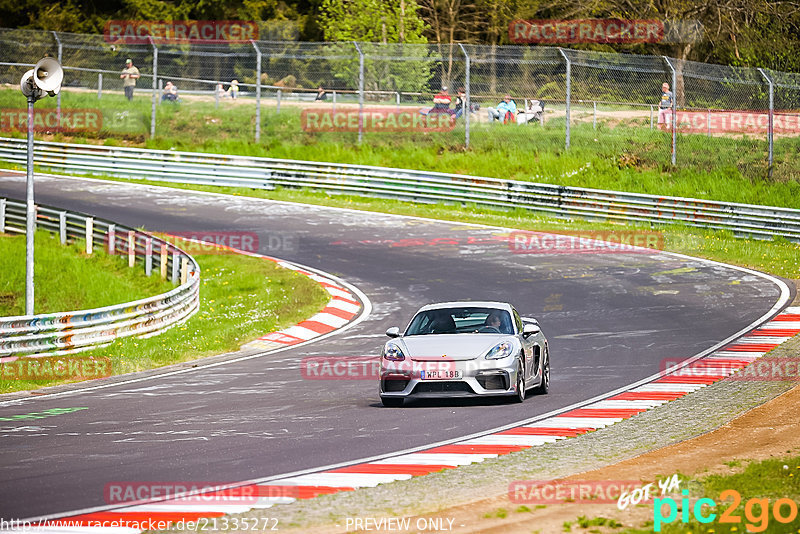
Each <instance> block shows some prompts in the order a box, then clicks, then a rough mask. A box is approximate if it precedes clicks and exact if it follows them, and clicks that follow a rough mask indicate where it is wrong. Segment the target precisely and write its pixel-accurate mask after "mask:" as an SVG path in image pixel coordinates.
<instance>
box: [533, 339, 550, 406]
mask: <svg viewBox="0 0 800 534" xmlns="http://www.w3.org/2000/svg"><path fill="white" fill-rule="evenodd" d="M549 390H550V351H549V350H545V353H544V363H542V381H541V383H540V384H539V385H538V386H536V390H535V391H536V394H537V395H546V394H547V392H548V391H549Z"/></svg>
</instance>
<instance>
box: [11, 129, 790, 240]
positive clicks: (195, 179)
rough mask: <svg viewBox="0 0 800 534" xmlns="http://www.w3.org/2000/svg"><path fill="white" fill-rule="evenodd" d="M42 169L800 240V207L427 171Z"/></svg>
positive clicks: (154, 157)
mask: <svg viewBox="0 0 800 534" xmlns="http://www.w3.org/2000/svg"><path fill="white" fill-rule="evenodd" d="M34 152H35V161H36V164H37V165H39V166H40V167H43V168H48V169H52V170H54V171H60V172H67V173H80V174H97V175H108V176H115V177H125V178H134V179H147V180H155V181H166V182H179V183H189V184H201V185H222V186H233V187H249V188H254V189H273V188H275V187H276V186H283V187H293V188H297V187H309V188H314V189H324V190H327V191H332V192H337V193H347V194H354V195H363V196H375V197H383V198H394V199H399V200H406V201H417V202H451V203H472V204H476V205H481V206H488V207H494V208H524V209H528V210H532V211H538V212H544V213H547V214H549V215H551V216H555V217H562V218H584V219H600V220H606V221H631V222H637V223H649V224H669V223H682V224H686V225H691V226H699V227H705V228H714V229H727V230H731V231H733V232H735V233H737V234H739V235H747V236H754V237H760V238H771V237H773V236H783V237H785V238H787V239H790V240H792V241H800V210H797V209H791V208H780V207H770V206H758V205H750V204H737V203H732V202H717V201H712V200H698V199H691V198H680V197H666V196H663V197H662V196H656V195H645V194H641V193H625V192H618V191H604V190H599V189H586V188H580V187H564V186H558V185H552V184H541V183H534V182H523V181H518V180H503V179H498V178H484V177H477V176H467V175H463V174H447V173H436V172H424V171H414V170H404V169H392V168H385V167H370V166H366V165H349V164H339V163H316V162H308V161H293V160H281V159H272V158H258V157H248V156H227V155H221V154H203V153H196V152H177V151H162V150H143V149H137V148H127V147H108V146H96V145H76V144H68V143H52V142H37V143H36V146H35V150H34ZM0 160H5V161H9V162H14V163H19V164H23V165H24V164H25V162H26V144H25V140H24V139H9V138H0Z"/></svg>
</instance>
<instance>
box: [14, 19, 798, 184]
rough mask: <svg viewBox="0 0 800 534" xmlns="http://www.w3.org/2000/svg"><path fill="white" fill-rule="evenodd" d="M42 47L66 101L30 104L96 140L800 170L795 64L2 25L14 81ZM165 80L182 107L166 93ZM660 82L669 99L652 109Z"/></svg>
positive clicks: (750, 171)
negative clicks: (127, 86)
mask: <svg viewBox="0 0 800 534" xmlns="http://www.w3.org/2000/svg"><path fill="white" fill-rule="evenodd" d="M45 55H50V56H53V57H57V58H59V59H60V60H61V63H62V65H63V67H64V70H65V79H64V86H63V92H62V95H61V96H60V97H59V99H58V101H56V102H50V100H55V99H47V100H45V101H43V102H42V104H37V107H45V108H46V107H54V108H56V109H57V113H58V114H59V116H61V114H62V108H64V110H63V111H66V110H67V109H68V108H93V109H96V110H99V111H100V113H101V114H102V119H103V120H102V126H100V127H98V129H99V135H100V136H101V137H117V138H118V137H122V138H130V139H135V140H143V139H145V138H153V137H154V138H157V139H158V138H164V139H169V140H174V139H178V140H180V139H181V138H184V139H186V140H187V141H188V140H191V141H194V142H197V141H202V140H204V139H216V140H223V141H224V140H225V139H228V138H229V139H231V140H235V139H236V135H239V136H246V137H247V139H249V140H252V141H255V142H261V143H271V142H276V141H280V140H282V139H283V140H289V139H291V140H293V141H297V140H301V141H303V142H314V140H320V139H323V140H324V139H328V140H334V141H336V142H337V143H352V144H362V143H365V144H382V143H392V142H394V140H396V139H397V138H398V136H400V137H402V138H407V139H410V140H412V141H413V142H415V143H424V144H438V145H440V146H441V147H442V148H443V149H463V148H464V147H470V146H483V147H492V146H494V145H496V144H500V143H506V144H509V143H510V144H513V145H514V146H519V147H521V149H522V150H527V149H529V147H537V148H538V149H543V148H547V147H550V148H552V149H554V150H556V151H560V150H567V149H569V150H588V151H591V150H596V149H597V147H598V146H601V145H602V146H603V148H604V149H606V150H613V152H614V153H615V154H617V156H616V157H617V161H616V162H615V164H617V165H619V166H620V167H624V166H635V165H639V164H645V165H649V166H655V167H660V168H662V169H663V170H665V171H671V170H674V169H676V168H677V169H680V168H682V167H684V166H691V167H693V168H699V169H701V170H708V171H711V170H719V169H723V170H724V169H730V170H731V171H738V172H741V173H742V174H744V175H746V176H751V177H767V176H770V177H772V176H774V177H777V178H779V179H800V170H798V165H797V164H796V163H797V161H796V160H797V154H798V137H799V136H800V75H799V74H792V73H784V72H777V71H770V70H766V69H749V68H736V67H727V66H721V65H711V64H705V63H697V62H692V61H681V60H677V59H673V58H668V57H657V56H637V55H628V54H616V53H601V52H590V51H579V50H571V49H561V48H552V47H526V46H482V45H459V44H442V45H436V44H434V45H412V44H378V43H353V42H340V43H307V42H298V41H280V42H278V41H252V42H249V43H227V44H226V43H214V44H160V43H155V42H150V43H149V44H120V43H109V42H106V40H104V37H103V36H102V35H78V34H69V33H56V32H42V31H32V30H10V29H0V66H2V69H0V83H2V84H7V85H8V86H11V87H9V89H13V88H14V87H18V84H19V79H20V78H21V76H22V74H23V73H24V72H25V71H26V70H28V69H30V68H31V67H32V65H33V64H34V63H35V61H37V60H38V59H40V58H41V57H43V56H45ZM126 59H131V60H132V62H133V64H134V65H135V66H136V67H137V68H138V69H139V72H140V75H141V77H140V78H139V79H138V80H137V82H136V90H135V92H134V98H133V100H132V101H131V102H126V101H125V98H124V96H123V92H122V85H123V80H122V79H121V78H120V74H121V70H122V69H123V68H124V66H125V61H126ZM168 82H171V84H172V85H174V86H175V87H177V90H178V102H177V103H175V102H172V101H170V99H169V97H167V96H166V91H165V87H166V86H167V84H168ZM663 83H668V84H669V86H670V90H671V91H673V93H674V98H673V100H672V102H671V107H670V108H669V109H668V110H666V111H663V110H662V111H661V113H659V106H660V105H661V87H662V84H663ZM443 87H446V89H443ZM11 92H12V91H9V95H10V93H11ZM17 93H18V91H17ZM9 95H6V96H3V100H2V101H1V102H0V108H13V107H18V108H24V99H22V97H21V96H20V97H17V98H16V100H13V103H14V104H13V105H12V99H11V98H12V97H11V96H9ZM506 95H509V96H510V97H511V103H513V104H514V105H515V106H516V110H515V113H513V114H508V113H506V110H507V107H508V106H509V104H506V103H505V101H506V98H505V97H506ZM187 108H188V109H192V110H193V111H196V113H184V112H182V110H187ZM659 119H660V120H659ZM7 122H8V121H6V123H7ZM6 123H3V126H4V128H3V129H4V130H7V129H9V124H6ZM509 123H510V124H509ZM11 129H13V125H11ZM234 133H235V134H236V135H234ZM239 140H241V137H240V138H239Z"/></svg>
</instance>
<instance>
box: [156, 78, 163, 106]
mask: <svg viewBox="0 0 800 534" xmlns="http://www.w3.org/2000/svg"><path fill="white" fill-rule="evenodd" d="M163 91H164V80H158V94H162V93H163ZM156 101H157V102H158V105H159V106H160V105H161V99H160V98H158V99H157V100H156Z"/></svg>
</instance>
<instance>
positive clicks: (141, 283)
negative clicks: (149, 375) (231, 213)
mask: <svg viewBox="0 0 800 534" xmlns="http://www.w3.org/2000/svg"><path fill="white" fill-rule="evenodd" d="M36 244H37V260H36V273H37V274H36V276H35V279H36V281H37V282H36V296H37V302H41V305H40V306H39V307H37V309H36V311H37V313H43V312H48V311H49V312H55V311H72V310H80V309H86V308H90V307H97V306H105V305H111V304H119V303H123V302H128V301H131V300H136V299H138V298H143V297H147V296H151V295H154V294H158V293H161V292H165V291H168V290H170V289H172V288H173V287H174V286H173V285H172V284H171V283H168V282H161V280H160V278H159V277H158V276H153V277H151V278H147V277H146V276H145V275H144V272H143V269H141V265H139V264H137V267H136V268H134V269H129V268H128V267H127V263H126V262H125V261H123V260H122V259H121V258H120V257H112V256H108V255H106V254H105V253H103V252H102V251H101V252H96V253H95V254H94V255H93V256H91V257H86V256H85V255H84V254H83V253H82V252H81V248H80V247H81V243H80V242H78V243H76V244H74V245H70V246H64V247H62V246H61V245H60V244H58V242H57V240H56V239H55V238H53V237H51V235H50V234H48V233H46V232H39V233H37V236H36ZM179 246H180V245H179ZM0 252H1V253H0V272H2V273H3V275H4V276H3V277H2V279H0V317H2V316H7V315H15V314H21V313H22V312H23V311H24V287H25V256H24V253H25V238H24V236H22V237H10V236H7V235H3V234H0ZM195 259H197V261H198V263H199V264H200V269H201V286H200V309H199V311H198V312H197V314H195V315H194V316H193V317H192V318H190V319H189V320H188V321H187V322H186V323H184V324H183V325H180V326H176V327H174V328H172V329H170V330H168V331H166V332H165V333H163V334H160V335H158V336H154V337H151V338H147V339H138V338H125V339H121V340H117V341H115V342H114V343H112V344H111V345H109V346H107V347H102V348H99V349H95V350H92V351H87V352H84V353H80V354H79V355H80V356H95V357H108V358H109V359H110V361H111V366H112V370H113V374H115V375H118V374H123V373H130V372H134V371H143V370H147V369H154V368H157V367H162V366H164V365H170V364H173V363H179V362H183V361H188V360H193V359H197V358H201V357H204V356H209V355H213V354H219V353H223V352H228V351H234V350H237V349H238V348H239V347H240V346H241V345H242V344H244V343H245V342H247V341H251V340H253V339H256V338H258V337H260V336H262V335H264V334H266V333H268V332H272V331H274V330H279V329H281V328H284V327H286V326H289V325H292V324H295V323H297V322H298V321H300V320H302V319H305V318H307V317H309V316H311V315H313V314H314V313H316V312H317V311H319V310H320V309H321V308H322V307H323V306H324V305H325V303H326V302H327V301H328V294H327V293H326V292H325V291H324V290H323V289H322V288H321V287H320V286H319V285H318V284H317V283H316V282H314V281H313V280H310V279H309V278H307V277H305V276H303V275H301V274H298V273H296V272H294V271H290V270H288V269H283V268H281V267H278V266H277V265H276V264H275V263H274V262H271V261H268V260H264V259H260V258H253V257H249V256H240V255H196V256H195ZM20 288H22V292H21V293H20V291H19V289H20ZM63 382H64V381H63V380H36V381H31V380H16V379H13V380H7V379H4V378H3V374H2V373H0V393H8V392H11V391H21V390H27V389H37V388H40V387H45V386H52V385H57V384H61V383H63Z"/></svg>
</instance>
